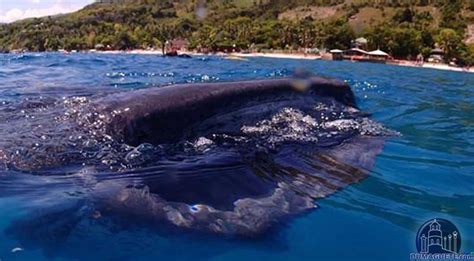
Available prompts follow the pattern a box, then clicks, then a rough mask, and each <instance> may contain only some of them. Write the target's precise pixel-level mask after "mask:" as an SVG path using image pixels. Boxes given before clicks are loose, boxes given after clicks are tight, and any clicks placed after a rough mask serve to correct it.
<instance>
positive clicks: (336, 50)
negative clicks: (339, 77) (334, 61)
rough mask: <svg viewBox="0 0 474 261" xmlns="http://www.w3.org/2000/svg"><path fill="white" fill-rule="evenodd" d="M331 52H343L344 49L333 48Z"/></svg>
mask: <svg viewBox="0 0 474 261" xmlns="http://www.w3.org/2000/svg"><path fill="white" fill-rule="evenodd" d="M329 52H330V53H342V50H339V49H332V50H330V51H329Z"/></svg>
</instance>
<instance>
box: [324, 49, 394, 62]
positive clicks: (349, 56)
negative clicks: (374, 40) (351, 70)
mask: <svg viewBox="0 0 474 261" xmlns="http://www.w3.org/2000/svg"><path fill="white" fill-rule="evenodd" d="M331 51H334V55H335V56H336V57H337V58H339V54H338V51H340V50H338V49H334V50H331ZM331 53H332V52H331ZM334 55H333V58H334ZM342 57H343V59H346V60H351V61H358V62H375V63H385V62H386V61H387V60H388V59H390V58H391V57H390V55H389V54H388V53H386V52H384V51H382V50H380V49H377V50H374V51H370V52H367V51H365V50H362V49H360V48H356V47H354V48H351V49H349V50H345V51H343V54H342Z"/></svg>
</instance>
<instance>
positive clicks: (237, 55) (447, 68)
mask: <svg viewBox="0 0 474 261" xmlns="http://www.w3.org/2000/svg"><path fill="white" fill-rule="evenodd" d="M95 52H97V53H110V54H117V53H129V54H154V55H161V54H162V52H161V51H160V50H131V51H95ZM180 53H182V54H188V55H195V56H205V55H216V56H225V57H228V58H229V59H235V60H245V59H246V58H253V57H265V58H275V59H297V60H321V59H323V56H322V55H316V54H304V53H291V54H290V53H260V52H256V53H237V52H236V53H216V54H205V53H199V52H189V51H188V52H180ZM386 64H389V65H397V66H405V67H414V68H424V69H436V70H444V71H454V72H466V73H474V67H470V68H465V67H464V68H463V67H453V66H450V65H447V64H438V63H427V62H425V63H422V64H420V63H417V62H414V61H408V60H389V61H387V63H386Z"/></svg>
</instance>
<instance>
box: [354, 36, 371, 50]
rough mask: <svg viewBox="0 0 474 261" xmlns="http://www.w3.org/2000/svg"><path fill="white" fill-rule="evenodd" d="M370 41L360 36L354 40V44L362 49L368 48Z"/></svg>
mask: <svg viewBox="0 0 474 261" xmlns="http://www.w3.org/2000/svg"><path fill="white" fill-rule="evenodd" d="M368 42H369V41H367V39H365V38H364V37H359V38H357V39H355V40H353V41H352V46H353V47H354V48H358V49H362V50H367V44H368Z"/></svg>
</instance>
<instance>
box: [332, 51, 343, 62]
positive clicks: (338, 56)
mask: <svg viewBox="0 0 474 261" xmlns="http://www.w3.org/2000/svg"><path fill="white" fill-rule="evenodd" d="M329 53H331V56H332V60H333V61H341V60H342V59H344V56H343V54H344V51H342V50H339V49H332V50H330V51H329Z"/></svg>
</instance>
